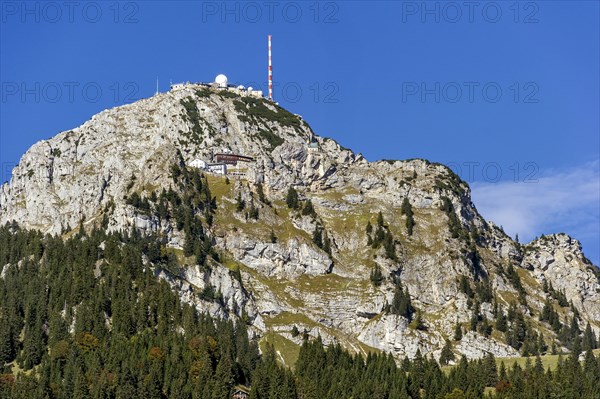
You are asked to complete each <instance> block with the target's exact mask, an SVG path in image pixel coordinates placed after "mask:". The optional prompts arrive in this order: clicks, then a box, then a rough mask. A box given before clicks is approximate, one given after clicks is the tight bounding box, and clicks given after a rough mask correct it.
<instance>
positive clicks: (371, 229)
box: [365, 220, 373, 235]
mask: <svg viewBox="0 0 600 399" xmlns="http://www.w3.org/2000/svg"><path fill="white" fill-rule="evenodd" d="M365 230H366V232H367V235H371V233H372V232H373V225H372V224H371V221H370V220H369V221H368V222H367V227H366V229H365Z"/></svg>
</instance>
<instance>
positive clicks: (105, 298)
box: [0, 170, 600, 399]
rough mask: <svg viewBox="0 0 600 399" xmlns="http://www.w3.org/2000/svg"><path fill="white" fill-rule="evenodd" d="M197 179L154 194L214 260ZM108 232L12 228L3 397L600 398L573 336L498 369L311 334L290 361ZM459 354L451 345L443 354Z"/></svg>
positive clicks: (4, 296) (192, 251) (594, 366)
mask: <svg viewBox="0 0 600 399" xmlns="http://www.w3.org/2000/svg"><path fill="white" fill-rule="evenodd" d="M184 172H185V170H184ZM180 173H181V171H179V170H174V175H177V176H176V177H178V176H179V174H180ZM183 175H184V177H185V173H183ZM191 178H192V179H193V178H194V176H192V177H191ZM193 180H197V181H196V183H195V184H193V185H191V186H192V187H196V188H197V190H196V191H197V193H195V194H194V193H183V198H180V197H179V196H178V195H176V194H175V193H174V192H173V193H163V194H161V195H160V197H158V196H156V198H155V199H154V200H155V201H153V202H154V203H158V205H157V206H158V207H159V208H160V209H162V213H163V214H164V215H163V217H166V218H168V217H171V216H170V215H172V217H173V218H174V219H176V222H177V224H178V229H180V230H181V231H184V232H185V234H186V245H185V248H184V250H185V252H186V254H187V255H195V256H196V259H197V260H198V263H199V264H203V265H204V267H207V268H210V262H207V259H208V258H210V257H212V258H215V259H218V253H217V251H216V250H215V249H214V248H212V246H211V242H210V240H208V239H207V237H206V235H205V234H204V232H203V229H202V223H200V222H199V220H201V219H200V218H199V217H196V216H197V215H200V214H204V215H205V216H204V219H205V220H204V223H210V222H209V220H210V209H211V208H212V207H213V206H214V204H213V203H212V202H214V200H213V199H212V198H211V196H210V191H209V190H208V187H207V185H204V184H205V180H201V179H200V178H199V177H198V178H197V179H193ZM182 186H184V185H183V184H182ZM202 193H203V194H202ZM200 194H202V195H200ZM292 199H293V198H292ZM130 201H131V202H133V203H135V204H136V205H137V207H138V208H150V207H152V206H155V205H152V204H150V203H148V202H147V200H146V199H141V198H138V197H132V198H131V199H130ZM185 204H194V205H193V206H187V205H185ZM178 215H179V216H178ZM103 227H105V226H100V227H95V228H94V229H93V230H91V231H87V232H86V231H85V230H84V229H83V227H82V226H81V227H80V228H79V229H76V230H75V231H72V232H71V233H69V234H65V235H64V236H62V237H59V236H49V235H42V234H41V233H40V232H37V231H27V230H23V229H21V228H20V227H19V226H18V225H17V224H16V223H13V224H7V225H5V226H3V227H0V267H2V272H1V275H0V398H23V399H30V398H44V399H54V398H56V399H63V398H64V399H71V398H77V399H84V398H93V399H110V398H124V399H136V398H140V399H142V398H144V399H154V398H156V399H158V398H177V399H179V398H181V399H188V398H189V399H225V398H229V397H231V394H232V389H233V388H234V387H235V386H238V385H243V386H245V387H248V388H249V391H250V398H252V399H296V398H298V399H327V398H332V399H333V398H336V399H337V398H354V399H363V398H364V399H386V398H390V399H392V398H431V399H438V398H441V399H459V398H482V397H496V398H524V399H525V398H527V399H529V398H565V399H566V398H590V399H597V398H600V384H599V383H598V381H600V356H598V357H594V355H593V352H592V350H591V346H590V345H587V348H588V350H587V351H586V352H585V353H584V359H583V361H579V360H578V355H579V354H580V352H581V351H582V347H581V346H579V345H574V348H573V349H572V351H571V352H572V353H571V354H570V355H566V356H565V357H564V358H561V359H560V361H559V364H558V366H557V368H555V369H552V370H545V369H544V368H543V367H542V363H541V360H540V358H539V357H538V358H537V360H536V361H533V362H528V363H527V364H526V365H525V366H524V367H520V366H518V365H516V364H515V365H514V366H513V367H509V368H504V365H503V364H502V365H501V366H500V367H497V365H496V362H495V359H494V358H493V356H491V355H490V356H488V357H486V358H484V359H480V360H473V361H467V359H466V358H464V357H463V358H462V359H455V360H456V363H457V365H456V366H454V367H452V368H450V369H445V370H442V367H441V366H440V364H439V363H438V362H437V361H436V360H434V359H431V358H426V357H423V356H421V355H420V354H417V357H416V359H414V360H407V359H405V360H404V361H402V362H401V363H400V364H397V363H396V362H395V361H394V359H393V358H392V356H391V355H390V354H381V353H380V354H375V353H373V354H369V355H368V356H367V357H364V356H361V355H356V354H351V353H349V352H347V351H345V350H344V349H342V348H341V347H340V346H335V345H334V346H329V347H327V348H325V347H324V346H323V343H322V342H321V340H320V338H318V337H317V338H312V337H308V335H305V339H304V344H303V345H302V347H301V349H300V354H299V357H298V360H297V362H296V364H295V367H293V369H289V368H286V367H284V366H281V365H280V364H279V363H278V361H277V355H276V353H275V351H274V349H273V348H272V347H270V346H269V345H266V346H265V347H263V348H262V349H263V350H262V351H260V350H259V345H258V342H257V340H250V339H249V335H248V330H247V326H246V325H245V324H244V322H243V321H237V322H233V321H231V320H220V319H219V320H218V319H213V318H211V317H210V316H207V315H205V314H200V313H198V311H197V310H196V309H195V308H193V307H191V306H190V305H188V304H186V303H183V302H181V301H180V299H179V297H178V295H177V294H176V293H175V292H174V291H173V290H172V289H171V287H170V286H169V284H168V283H167V282H166V281H164V280H163V279H160V278H158V277H157V276H158V274H159V273H160V271H161V270H167V271H170V270H171V271H172V270H176V269H177V267H178V265H177V260H176V257H175V255H173V253H172V252H169V251H167V250H166V248H165V245H164V243H163V242H162V241H161V240H160V239H159V237H154V236H142V235H140V234H139V233H137V232H136V231H135V230H131V231H127V232H113V233H107V232H106V229H104V228H103ZM194 243H198V244H197V245H196V244H194ZM192 244H194V245H192ZM197 295H199V297H200V298H202V299H204V300H211V301H219V300H221V299H220V297H219V295H218V293H214V292H213V293H212V294H211V295H208V293H206V292H198V293H197ZM396 296H397V301H396V300H395V303H394V304H393V307H392V309H391V310H390V311H394V312H397V313H398V314H403V315H404V316H406V317H408V318H410V317H411V315H412V306H411V305H410V298H406V297H407V293H406V292H405V291H404V290H403V289H402V286H401V285H400V283H398V289H397V295H396ZM396 302H397V303H396ZM547 316H548V317H550V316H551V315H550V313H549V312H548V315H547ZM584 349H585V348H584ZM453 356H454V355H453V354H452V352H451V351H450V349H449V348H448V350H446V351H445V353H443V357H444V361H448V360H450V359H451V358H452V357H453ZM486 387H488V388H486Z"/></svg>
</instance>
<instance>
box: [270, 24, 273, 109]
mask: <svg viewBox="0 0 600 399" xmlns="http://www.w3.org/2000/svg"><path fill="white" fill-rule="evenodd" d="M269 99H270V100H271V101H273V65H271V35H269Z"/></svg>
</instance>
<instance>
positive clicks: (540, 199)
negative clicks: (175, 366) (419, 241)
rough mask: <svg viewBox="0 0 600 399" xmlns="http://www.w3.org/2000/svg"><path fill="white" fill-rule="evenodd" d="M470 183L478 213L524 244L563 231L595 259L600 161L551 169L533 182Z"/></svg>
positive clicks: (599, 226) (599, 236)
mask: <svg viewBox="0 0 600 399" xmlns="http://www.w3.org/2000/svg"><path fill="white" fill-rule="evenodd" d="M471 186H472V196H473V202H474V203H475V206H476V207H477V209H478V210H479V212H480V213H481V214H482V215H483V216H484V217H485V218H486V219H488V220H491V221H493V222H494V223H496V224H498V225H502V226H503V227H504V231H506V233H507V234H509V235H511V236H513V237H514V235H515V234H517V233H518V234H519V237H520V239H521V241H522V242H524V241H529V240H531V239H532V238H534V237H535V236H539V235H541V234H549V233H557V232H565V233H568V234H569V235H572V236H574V237H575V238H577V239H579V240H581V241H582V242H583V244H584V249H586V244H587V249H590V250H591V252H592V253H593V254H594V255H593V256H592V258H596V257H597V254H598V250H599V248H598V246H599V245H600V243H599V240H600V162H599V161H595V162H590V163H587V164H584V165H582V166H580V167H577V168H573V169H570V170H564V171H550V172H548V173H545V174H544V175H543V176H541V177H540V178H539V179H538V181H537V182H536V183H523V182H519V183H515V182H512V181H511V182H499V183H481V182H476V183H473V184H472V185H471ZM590 245H591V246H593V247H592V248H590V247H589V246H590ZM594 247H595V248H594ZM586 252H587V251H586ZM593 260H595V261H596V262H597V260H596V259H593Z"/></svg>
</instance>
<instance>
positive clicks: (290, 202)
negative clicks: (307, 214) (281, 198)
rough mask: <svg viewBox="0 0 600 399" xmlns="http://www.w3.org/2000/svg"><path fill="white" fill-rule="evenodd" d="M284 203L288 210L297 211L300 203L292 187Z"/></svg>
mask: <svg viewBox="0 0 600 399" xmlns="http://www.w3.org/2000/svg"><path fill="white" fill-rule="evenodd" d="M285 202H286V204H287V206H288V208H290V209H298V207H299V205H300V202H299V199H298V192H297V191H296V189H295V188H294V187H290V188H289V189H288V192H287V196H286V197H285Z"/></svg>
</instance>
